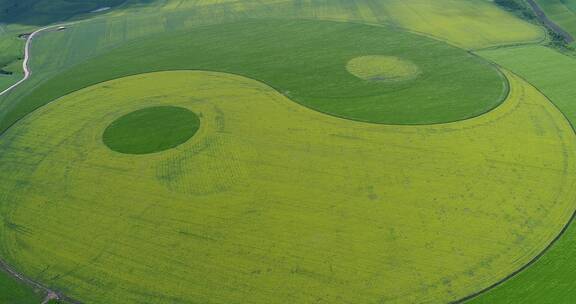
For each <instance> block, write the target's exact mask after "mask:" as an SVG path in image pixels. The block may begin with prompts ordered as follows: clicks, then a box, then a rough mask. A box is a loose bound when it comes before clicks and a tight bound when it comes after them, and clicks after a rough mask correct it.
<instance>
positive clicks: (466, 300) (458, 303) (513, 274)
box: [449, 62, 576, 304]
mask: <svg viewBox="0 0 576 304" xmlns="http://www.w3.org/2000/svg"><path fill="white" fill-rule="evenodd" d="M492 63H493V64H495V65H497V66H499V67H500V68H502V69H504V67H502V66H500V65H499V64H497V63H495V62H492ZM514 75H516V76H517V77H518V78H520V79H522V80H524V81H526V83H528V84H530V85H532V87H534V88H535V89H536V90H537V91H538V92H540V94H542V95H543V96H545V97H546V98H547V99H548V101H549V102H550V104H552V105H553V106H554V107H555V108H556V109H557V110H558V112H560V114H561V115H562V116H563V117H564V119H566V121H567V122H568V124H569V125H570V127H571V129H572V132H574V134H576V129H575V128H574V126H573V125H572V123H571V122H570V120H569V119H568V117H567V116H566V114H564V112H562V111H561V110H560V108H559V107H558V106H557V105H556V104H555V103H554V102H552V100H551V99H550V98H549V97H548V96H547V95H546V94H544V92H542V91H541V90H540V89H539V88H538V87H536V86H534V85H533V84H532V83H531V82H529V81H528V80H527V79H526V78H524V77H522V76H520V75H519V74H516V73H514ZM574 219H576V210H574V212H573V213H572V216H571V217H570V219H569V220H568V222H566V224H565V225H564V227H562V230H560V232H559V233H558V235H557V236H556V237H555V238H554V239H552V241H550V243H549V244H548V246H546V248H544V250H542V252H540V253H539V254H538V255H536V256H535V257H534V258H533V259H532V260H530V261H529V262H528V263H527V264H526V265H524V266H522V267H520V268H518V270H516V271H514V272H512V273H511V274H509V275H507V276H506V277H504V278H503V279H501V280H500V281H498V282H496V283H494V284H492V285H490V286H488V287H486V288H484V289H482V290H480V291H478V292H475V293H473V294H471V295H468V296H466V297H464V298H461V299H458V300H456V301H452V302H449V304H460V303H466V302H468V301H471V300H473V299H475V298H477V297H480V296H481V295H482V294H484V293H486V292H488V291H490V290H492V289H494V288H496V287H498V286H500V285H502V284H504V283H506V281H508V280H510V279H512V278H513V277H515V276H516V275H518V274H520V273H521V272H522V271H524V270H526V269H528V267H530V266H532V265H533V264H534V263H536V262H537V261H538V260H539V259H540V258H541V257H542V256H544V255H545V254H546V253H547V252H548V250H550V248H552V246H554V244H555V243H556V242H557V241H558V240H559V239H560V238H561V237H562V236H563V235H564V233H565V232H566V231H567V230H568V228H569V227H570V225H571V224H572V223H573V222H574Z"/></svg>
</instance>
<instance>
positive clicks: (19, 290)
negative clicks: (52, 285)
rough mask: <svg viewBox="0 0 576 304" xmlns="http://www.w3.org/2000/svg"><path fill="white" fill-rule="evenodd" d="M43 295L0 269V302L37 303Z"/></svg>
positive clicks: (13, 303) (7, 303) (9, 303)
mask: <svg viewBox="0 0 576 304" xmlns="http://www.w3.org/2000/svg"><path fill="white" fill-rule="evenodd" d="M42 298H43V295H41V294H40V293H38V294H37V293H35V292H34V291H33V290H32V288H29V287H27V286H25V285H23V284H20V282H18V281H15V280H14V279H13V278H12V277H10V276H9V275H8V274H7V273H5V272H3V271H0V303H2V304H39V303H41V302H42Z"/></svg>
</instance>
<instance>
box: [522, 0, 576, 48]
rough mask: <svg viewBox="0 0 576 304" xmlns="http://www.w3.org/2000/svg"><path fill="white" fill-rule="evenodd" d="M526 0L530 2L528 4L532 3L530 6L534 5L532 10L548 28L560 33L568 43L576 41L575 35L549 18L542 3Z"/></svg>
mask: <svg viewBox="0 0 576 304" xmlns="http://www.w3.org/2000/svg"><path fill="white" fill-rule="evenodd" d="M526 2H528V4H530V7H532V10H533V11H534V13H535V14H536V17H537V18H538V20H540V21H541V22H542V23H544V25H545V26H546V27H547V28H549V29H550V30H552V31H553V32H555V33H556V34H558V35H560V36H561V37H562V38H563V39H564V41H566V43H572V42H574V37H572V35H570V33H568V32H567V31H565V30H564V29H563V28H562V27H561V26H559V25H558V24H556V23H554V22H553V21H552V20H550V18H548V16H546V13H544V11H543V10H542V8H541V7H540V5H538V3H536V1H535V0H526Z"/></svg>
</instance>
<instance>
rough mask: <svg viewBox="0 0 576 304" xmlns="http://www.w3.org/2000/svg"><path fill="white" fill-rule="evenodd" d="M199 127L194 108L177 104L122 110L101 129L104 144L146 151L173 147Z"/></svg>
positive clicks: (133, 151) (134, 151)
mask: <svg viewBox="0 0 576 304" xmlns="http://www.w3.org/2000/svg"><path fill="white" fill-rule="evenodd" d="M199 127H200V119H199V118H198V116H197V115H196V114H194V112H192V111H190V110H187V109H185V108H181V107H170V106H159V107H150V108H145V109H141V110H138V111H135V112H132V113H129V114H126V115H124V116H122V117H120V118H118V119H117V120H115V121H114V122H112V123H111V124H110V125H109V126H108V127H107V128H106V130H105V131H104V134H103V136H102V137H103V141H104V144H106V146H108V148H110V149H112V150H114V151H116V152H120V153H126V154H148V153H154V152H160V151H164V150H168V149H171V148H174V147H176V146H178V145H180V144H182V143H184V142H186V141H187V140H188V139H190V137H192V136H193V135H194V134H195V133H196V131H198V128H199Z"/></svg>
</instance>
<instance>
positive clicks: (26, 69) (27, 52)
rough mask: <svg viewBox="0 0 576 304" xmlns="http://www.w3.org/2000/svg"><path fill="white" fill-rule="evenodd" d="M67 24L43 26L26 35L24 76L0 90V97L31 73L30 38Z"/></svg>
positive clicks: (23, 63)
mask: <svg viewBox="0 0 576 304" xmlns="http://www.w3.org/2000/svg"><path fill="white" fill-rule="evenodd" d="M68 25H70V23H69V24H58V25H51V26H47V27H43V28H41V29H38V30H36V31H34V32H32V34H30V36H28V38H27V39H26V46H25V47H24V61H23V62H22V70H24V77H23V78H22V79H20V80H18V82H16V83H15V84H13V85H11V86H10V87H8V88H7V89H5V90H4V91H2V92H0V97H2V96H4V95H5V94H7V93H8V92H10V91H12V90H13V89H14V88H16V87H17V86H19V85H21V84H22V83H23V82H24V81H26V80H27V79H28V78H30V75H32V71H31V70H30V67H29V62H30V46H31V45H32V40H33V39H34V37H36V36H37V35H38V34H40V33H41V32H44V31H47V30H51V29H55V28H59V27H61V26H68Z"/></svg>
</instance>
